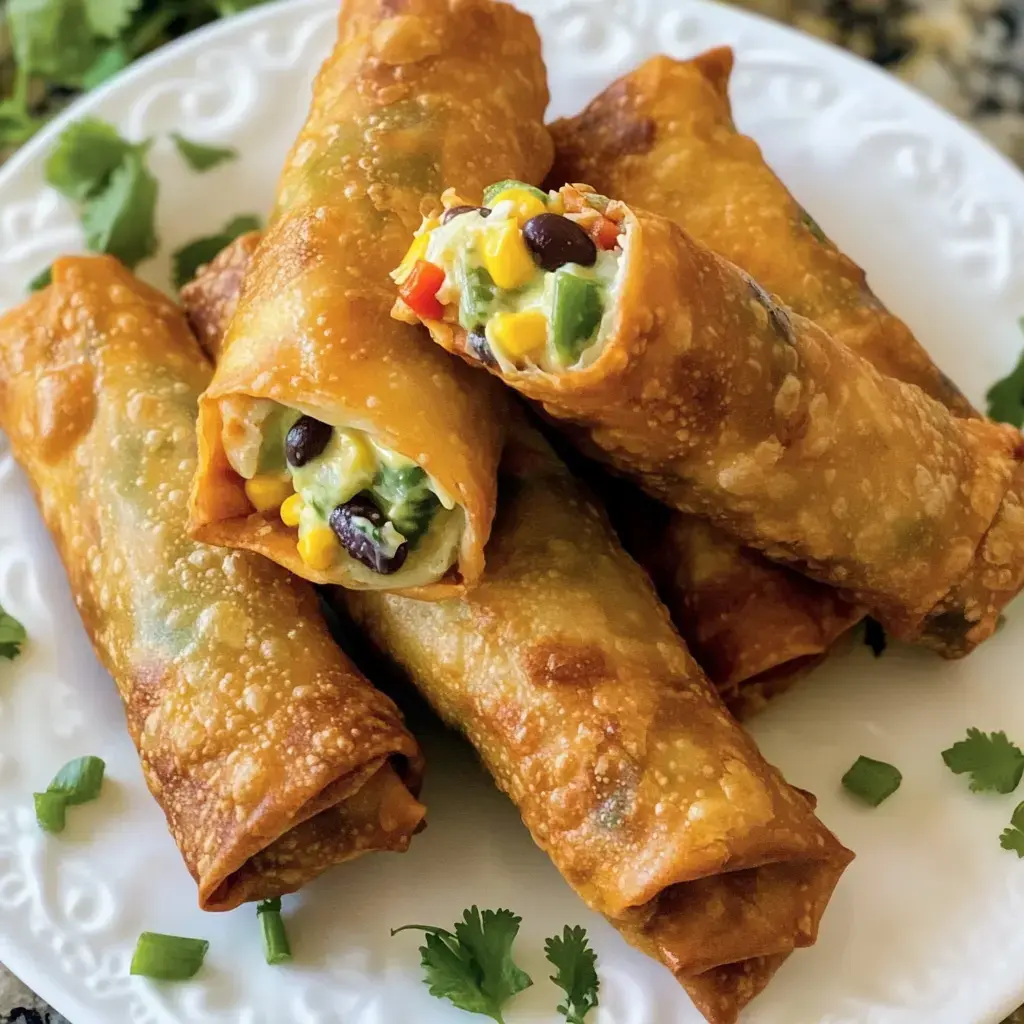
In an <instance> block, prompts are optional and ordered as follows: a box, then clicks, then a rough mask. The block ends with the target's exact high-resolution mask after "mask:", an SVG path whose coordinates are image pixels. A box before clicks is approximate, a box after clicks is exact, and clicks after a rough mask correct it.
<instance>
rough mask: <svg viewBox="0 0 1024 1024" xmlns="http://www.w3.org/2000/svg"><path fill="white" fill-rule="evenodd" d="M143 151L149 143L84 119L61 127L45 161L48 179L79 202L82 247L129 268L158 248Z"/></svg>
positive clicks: (153, 189)
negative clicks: (109, 257)
mask: <svg viewBox="0 0 1024 1024" xmlns="http://www.w3.org/2000/svg"><path fill="white" fill-rule="evenodd" d="M148 149H149V142H148V141H145V142H141V143H133V142H128V141H127V140H126V139H123V138H122V137H121V136H120V135H119V134H118V132H117V129H116V128H114V127H113V125H110V124H107V123H106V122H105V121H99V120H97V119H96V118H86V119H84V120H82V121H76V122H75V123H73V124H70V125H68V127H67V128H65V129H64V131H63V132H62V133H61V135H60V138H59V139H58V140H57V143H56V145H55V146H54V148H53V150H52V151H51V153H50V156H49V157H48V158H47V161H46V168H45V174H46V180H47V182H48V183H49V184H50V185H52V186H53V187H54V188H55V189H57V190H58V191H59V192H60V193H61V194H62V195H65V196H67V197H68V198H69V199H70V200H72V201H73V202H75V203H77V204H78V206H79V209H80V212H81V216H82V227H83V229H84V231H85V244H86V247H87V248H88V249H89V250H91V251H92V252H102V253H109V254H110V255H111V256H116V257H117V258H118V259H119V260H121V262H122V263H124V264H125V265H126V266H127V267H129V268H134V267H135V266H137V265H138V264H139V263H141V262H142V261H143V260H144V259H147V258H148V257H150V256H152V255H153V253H155V252H156V248H157V237H156V198H157V182H156V179H155V178H154V177H153V175H152V174H150V172H149V168H148V167H147V165H146V154H147V151H148Z"/></svg>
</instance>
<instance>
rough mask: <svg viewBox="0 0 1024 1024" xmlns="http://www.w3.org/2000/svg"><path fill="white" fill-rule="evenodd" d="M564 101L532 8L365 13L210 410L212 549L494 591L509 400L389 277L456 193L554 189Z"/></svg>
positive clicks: (406, 583)
mask: <svg viewBox="0 0 1024 1024" xmlns="http://www.w3.org/2000/svg"><path fill="white" fill-rule="evenodd" d="M547 102H548V90H547V82H546V76H545V71H544V65H543V63H542V60H541V52H540V40H539V38H538V36H537V33H536V30H535V29H534V26H533V23H532V21H531V19H530V18H528V17H527V16H526V15H523V14H520V13H518V12H516V11H515V10H513V9H512V8H511V7H509V6H507V5H505V4H502V3H497V2H494V0H345V2H344V3H343V4H342V9H341V15H340V19H339V38H338V43H337V46H336V48H335V50H334V52H333V54H332V55H331V56H330V57H329V58H328V59H327V61H326V63H325V64H324V66H323V68H322V70H321V71H320V75H319V77H318V79H317V81H316V84H315V86H314V90H313V102H312V107H311V109H310V112H309V116H308V119H307V121H306V124H305V126H304V127H303V129H302V131H301V133H300V135H299V137H298V139H297V141H296V143H295V146H294V148H293V150H292V152H291V155H290V156H289V158H288V160H287V163H286V165H285V169H284V172H283V174H282V177H281V180H280V183H279V186H278V190H277V196H276V205H275V210H274V213H273V217H272V222H271V225H270V227H269V229H268V232H267V234H266V236H265V237H264V238H263V240H262V242H261V243H260V245H259V246H258V248H257V251H256V253H255V257H254V262H253V268H252V272H251V273H250V274H249V275H248V276H247V278H246V285H245V289H244V292H243V295H242V297H241V299H240V300H239V303H238V308H237V310H236V311H235V315H234V317H233V320H232V324H231V328H230V331H229V335H228V338H227V339H226V351H225V353H224V357H223V358H222V359H221V361H220V362H219V364H218V368H217V373H216V376H215V378H214V381H213V383H212V384H211V386H210V388H209V389H208V390H207V392H206V394H205V395H204V396H203V399H202V401H201V403H200V418H199V450H200V462H199V472H198V474H197V477H196V481H195V484H194V487H193V491H192V495H191V502H190V508H191V526H192V532H193V535H194V536H195V537H197V538H198V539H201V540H204V541H206V542H208V543H214V544H222V545H227V546H231V547H241V548H248V549H250V550H253V551H258V552H259V553H261V554H263V555H266V556H268V557H269V558H271V559H273V560H274V561H276V562H278V563H279V564H281V565H284V566H286V567H287V568H289V569H291V570H292V571H293V572H295V573H297V574H298V575H300V576H303V577H305V578H306V579H309V580H313V581H315V582H317V583H334V584H339V585H342V586H346V587H353V588H357V589H387V590H399V591H401V592H403V593H408V594H413V595H416V596H419V597H422V598H436V597H440V596H444V595H450V594H451V593H455V592H459V591H460V590H461V589H463V588H464V587H466V586H469V585H471V584H473V583H474V582H475V581H476V580H477V578H478V577H479V576H480V573H481V571H482V569H483V564H484V544H485V542H486V540H487V536H488V533H489V530H490V523H491V519H492V517H493V513H494V502H495V491H496V473H497V464H498V458H499V454H500V450H501V445H502V440H503V431H504V421H505V414H504V412H503V396H501V395H500V394H498V393H497V392H496V391H495V389H494V388H493V387H492V386H490V384H489V383H485V382H483V381H481V380H477V379H474V378H473V375H471V374H468V373H467V372H466V371H465V368H464V367H462V366H458V365H455V364H454V363H453V361H452V360H450V359H448V358H447V357H445V356H444V355H443V354H442V353H440V352H437V351H435V350H434V349H433V347H432V346H431V345H430V344H429V343H425V342H424V339H423V338H422V337H421V335H420V332H418V331H416V330H414V329H412V328H410V327H409V326H407V325H404V324H400V323H395V322H393V321H392V320H391V319H390V318H389V316H388V310H389V307H390V292H389V286H390V282H389V280H388V273H389V271H390V270H391V269H392V268H393V267H394V265H395V263H396V262H397V261H398V260H399V259H400V258H401V255H402V253H403V252H404V251H405V248H406V244H407V242H408V236H409V234H410V233H411V232H412V230H413V228H414V227H415V226H416V224H417V223H418V221H419V211H420V207H421V204H422V203H423V202H424V200H425V199H426V197H428V196H434V197H435V198H436V196H437V194H438V193H439V192H440V191H441V190H442V188H443V187H444V185H445V184H446V183H447V182H449V181H452V180H454V179H455V178H456V177H462V176H466V177H467V180H468V182H469V184H468V186H467V187H468V189H469V190H470V192H472V191H473V190H474V189H476V191H477V192H478V193H479V192H480V191H481V190H482V188H483V186H484V185H485V184H487V183H488V182H489V181H493V180H496V179H523V180H524V181H525V182H526V183H529V182H534V181H539V180H540V179H541V178H542V177H543V176H544V174H545V173H546V172H547V170H548V168H549V166H550V163H551V156H552V146H551V139H550V136H549V135H548V134H547V132H546V130H545V128H544V126H543V122H542V118H543V113H544V108H545V106H546V105H547ZM421 270H422V268H420V267H419V266H418V265H417V262H416V261H415V260H413V261H412V264H411V266H410V267H409V271H410V275H411V276H412V278H413V281H412V283H411V284H410V288H412V287H413V285H415V283H416V280H417V275H419V274H420V273H421Z"/></svg>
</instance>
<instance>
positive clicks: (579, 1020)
mask: <svg viewBox="0 0 1024 1024" xmlns="http://www.w3.org/2000/svg"><path fill="white" fill-rule="evenodd" d="M544 955H545V956H546V957H547V958H548V960H549V961H550V962H551V963H552V964H554V966H555V971H556V973H555V974H553V975H552V976H551V980H552V981H553V982H554V983H555V984H556V985H557V986H558V987H559V988H560V989H562V990H563V991H564V992H565V1002H564V1003H561V1004H560V1005H559V1007H558V1012H559V1013H561V1014H564V1015H565V1020H566V1024H583V1018H584V1017H586V1015H587V1014H588V1013H589V1012H590V1011H591V1010H592V1009H594V1007H595V1006H597V1003H598V999H597V992H598V988H599V987H600V981H599V980H598V977H597V954H596V953H595V952H594V951H593V950H592V949H591V948H590V945H589V944H588V942H587V931H586V929H585V928H581V927H580V926H579V925H577V926H576V927H575V928H570V927H569V926H568V925H566V926H565V928H564V929H563V931H562V934H561V935H560V936H559V935H553V936H552V937H551V938H550V939H547V940H546V941H545V943H544Z"/></svg>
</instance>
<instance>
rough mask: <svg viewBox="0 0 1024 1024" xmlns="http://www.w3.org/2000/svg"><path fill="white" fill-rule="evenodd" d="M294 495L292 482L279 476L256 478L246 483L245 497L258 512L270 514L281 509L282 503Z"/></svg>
mask: <svg viewBox="0 0 1024 1024" xmlns="http://www.w3.org/2000/svg"><path fill="white" fill-rule="evenodd" d="M291 493H292V483H291V481H290V480H285V479H282V478H281V477H279V476H254V477H253V478H252V479H251V480H246V481H245V496H246V497H247V498H248V499H249V501H251V502H252V504H253V507H254V508H255V509H256V511H257V512H269V511H270V510H271V509H272V508H279V507H280V505H281V502H283V501H284V500H285V498H287V497H288V495H289V494H291Z"/></svg>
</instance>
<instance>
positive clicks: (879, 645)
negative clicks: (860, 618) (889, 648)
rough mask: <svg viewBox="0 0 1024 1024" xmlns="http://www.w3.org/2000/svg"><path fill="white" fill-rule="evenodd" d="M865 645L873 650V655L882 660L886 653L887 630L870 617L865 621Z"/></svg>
mask: <svg viewBox="0 0 1024 1024" xmlns="http://www.w3.org/2000/svg"><path fill="white" fill-rule="evenodd" d="M864 643H865V644H866V645H867V646H868V647H870V648H871V653H872V654H874V656H875V657H876V658H880V657H881V656H882V655H883V654H884V653H885V648H886V639H885V630H884V629H882V626H881V623H879V622H877V621H876V620H875V619H873V618H871V616H870V615H869V616H868V617H867V618H866V619H865V620H864Z"/></svg>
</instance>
